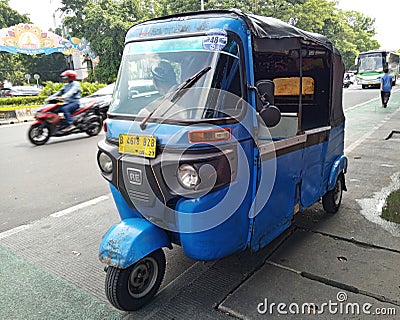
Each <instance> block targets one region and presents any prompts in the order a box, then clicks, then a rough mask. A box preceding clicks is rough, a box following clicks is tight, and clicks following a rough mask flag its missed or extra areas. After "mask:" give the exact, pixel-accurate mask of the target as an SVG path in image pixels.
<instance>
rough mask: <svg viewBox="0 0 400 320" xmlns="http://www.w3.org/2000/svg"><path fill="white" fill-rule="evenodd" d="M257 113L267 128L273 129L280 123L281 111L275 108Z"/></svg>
mask: <svg viewBox="0 0 400 320" xmlns="http://www.w3.org/2000/svg"><path fill="white" fill-rule="evenodd" d="M259 113H260V117H261V119H262V120H263V121H264V123H265V125H266V126H267V127H268V128H271V127H275V126H276V125H277V124H278V123H279V121H281V111H280V110H279V109H278V108H277V107H275V106H271V105H269V106H268V107H265V108H262V109H261V111H260V112H259Z"/></svg>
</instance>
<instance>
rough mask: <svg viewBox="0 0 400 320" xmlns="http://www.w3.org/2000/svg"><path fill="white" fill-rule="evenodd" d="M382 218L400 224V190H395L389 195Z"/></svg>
mask: <svg viewBox="0 0 400 320" xmlns="http://www.w3.org/2000/svg"><path fill="white" fill-rule="evenodd" d="M381 217H382V218H383V219H385V220H388V221H391V222H395V223H398V224H400V190H395V191H393V192H392V193H390V194H389V196H388V197H387V199H386V203H385V205H384V206H383V208H382V214H381Z"/></svg>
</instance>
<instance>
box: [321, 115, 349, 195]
mask: <svg viewBox="0 0 400 320" xmlns="http://www.w3.org/2000/svg"><path fill="white" fill-rule="evenodd" d="M344 126H345V124H344V122H343V123H341V124H339V125H338V126H336V127H332V128H331V131H330V134H329V141H328V148H327V151H326V159H325V163H324V171H323V182H322V191H321V196H323V195H324V194H325V193H326V192H327V191H329V190H332V189H333V187H334V184H335V182H336V179H335V180H334V181H331V180H332V179H331V178H330V177H331V174H332V169H333V168H334V163H335V161H336V160H337V159H338V158H339V157H343V150H344ZM341 168H342V169H343V170H344V172H346V170H347V160H346V164H345V165H343V166H342V167H341ZM338 174H339V173H337V175H338ZM337 175H336V177H335V178H337Z"/></svg>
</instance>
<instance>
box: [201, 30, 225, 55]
mask: <svg viewBox="0 0 400 320" xmlns="http://www.w3.org/2000/svg"><path fill="white" fill-rule="evenodd" d="M227 43H228V34H227V33H226V31H225V30H223V29H211V30H209V31H208V32H207V34H206V36H205V37H204V38H203V48H204V49H205V50H210V51H221V50H222V49H223V48H225V46H226V44H227Z"/></svg>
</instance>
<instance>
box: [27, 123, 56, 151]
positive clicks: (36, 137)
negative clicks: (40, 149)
mask: <svg viewBox="0 0 400 320" xmlns="http://www.w3.org/2000/svg"><path fill="white" fill-rule="evenodd" d="M50 136H51V128H50V126H49V125H48V124H45V125H44V127H42V125H41V124H39V123H37V124H34V125H33V126H31V127H30V128H29V131H28V138H29V141H30V142H32V143H33V144H34V145H37V146H41V145H43V144H45V143H46V142H47V141H49V139H50Z"/></svg>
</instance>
